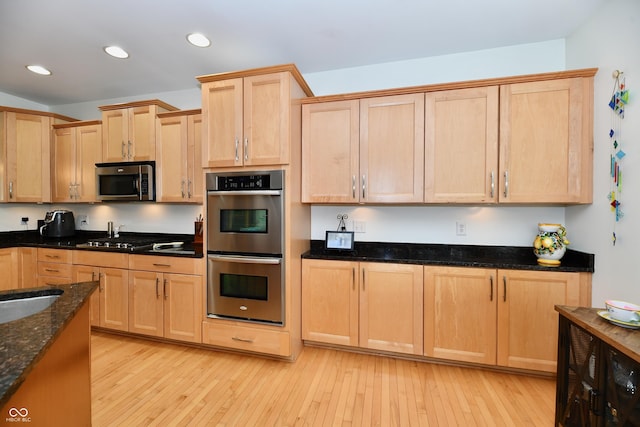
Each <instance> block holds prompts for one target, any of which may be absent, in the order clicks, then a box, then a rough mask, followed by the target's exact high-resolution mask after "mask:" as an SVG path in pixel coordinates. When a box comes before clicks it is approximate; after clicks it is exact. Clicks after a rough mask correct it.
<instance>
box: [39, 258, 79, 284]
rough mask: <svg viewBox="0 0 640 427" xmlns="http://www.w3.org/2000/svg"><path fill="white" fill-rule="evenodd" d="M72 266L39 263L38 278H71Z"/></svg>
mask: <svg viewBox="0 0 640 427" xmlns="http://www.w3.org/2000/svg"><path fill="white" fill-rule="evenodd" d="M71 267H72V266H71V264H60V263H57V262H38V276H48V277H65V278H67V279H70V278H71ZM67 283H68V282H67Z"/></svg>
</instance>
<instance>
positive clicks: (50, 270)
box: [44, 268, 60, 273]
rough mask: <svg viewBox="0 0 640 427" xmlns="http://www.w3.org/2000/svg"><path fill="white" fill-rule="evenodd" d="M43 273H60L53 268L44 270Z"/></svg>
mask: <svg viewBox="0 0 640 427" xmlns="http://www.w3.org/2000/svg"><path fill="white" fill-rule="evenodd" d="M44 271H48V272H49V273H60V270H56V269H53V268H45V269H44Z"/></svg>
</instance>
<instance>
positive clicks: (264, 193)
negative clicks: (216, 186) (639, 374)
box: [207, 190, 282, 196]
mask: <svg viewBox="0 0 640 427" xmlns="http://www.w3.org/2000/svg"><path fill="white" fill-rule="evenodd" d="M207 194H209V195H214V196H281V195H282V190H246V191H221V190H209V191H207Z"/></svg>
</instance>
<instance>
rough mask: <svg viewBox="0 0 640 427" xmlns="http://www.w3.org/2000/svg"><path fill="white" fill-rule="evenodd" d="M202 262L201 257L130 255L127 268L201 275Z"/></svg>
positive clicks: (202, 270)
mask: <svg viewBox="0 0 640 427" xmlns="http://www.w3.org/2000/svg"><path fill="white" fill-rule="evenodd" d="M204 262H205V261H204V259H203V258H182V257H172V256H155V255H130V256H129V269H131V270H146V271H158V272H164V273H182V274H196V275H203V274H204Z"/></svg>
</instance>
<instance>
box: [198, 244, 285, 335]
mask: <svg viewBox="0 0 640 427" xmlns="http://www.w3.org/2000/svg"><path fill="white" fill-rule="evenodd" d="M283 273H284V269H283V262H282V258H276V257H256V256H242V255H219V254H209V255H208V256H207V314H208V316H209V317H222V318H232V319H237V320H245V321H253V322H263V323H270V324H279V325H283V324H284V279H283Z"/></svg>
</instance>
